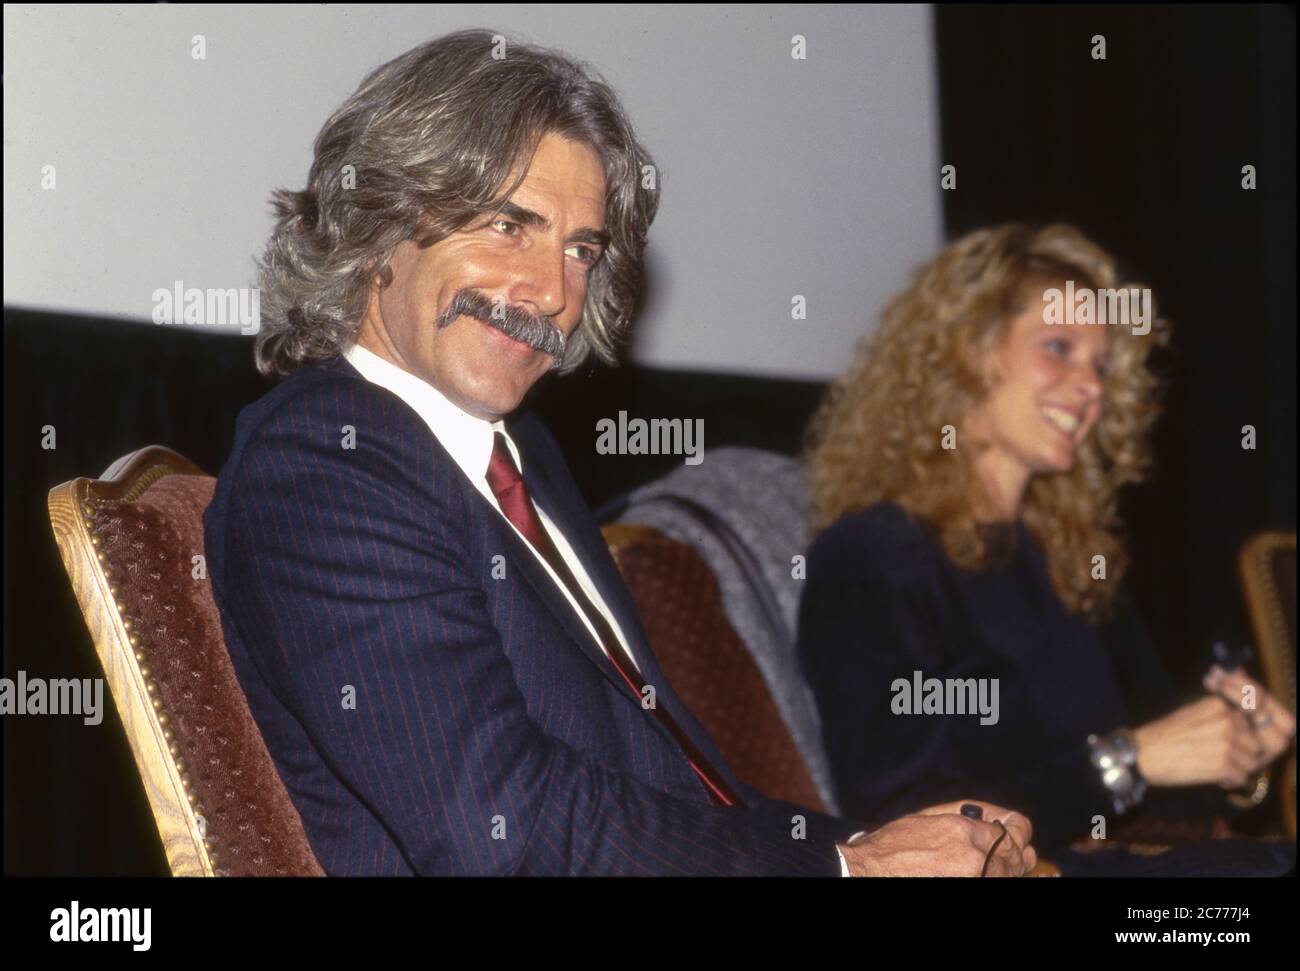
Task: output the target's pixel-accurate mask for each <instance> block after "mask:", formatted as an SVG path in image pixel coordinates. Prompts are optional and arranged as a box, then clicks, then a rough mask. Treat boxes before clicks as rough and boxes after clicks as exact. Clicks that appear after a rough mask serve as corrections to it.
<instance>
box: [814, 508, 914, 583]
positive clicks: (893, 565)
mask: <svg viewBox="0 0 1300 971" xmlns="http://www.w3.org/2000/svg"><path fill="white" fill-rule="evenodd" d="M808 559H809V561H810V565H811V562H812V561H820V562H822V563H827V562H830V563H835V564H838V565H842V566H850V565H851V566H853V567H854V568H856V569H861V570H868V571H869V570H871V569H872V568H873V567H875V566H879V567H880V568H881V569H880V571H879V572H886V573H888V575H890V576H893V577H900V576H907V575H914V574H917V573H929V572H932V571H933V570H935V569H937V567H938V565H939V549H938V547H937V546H936V544H935V543H934V541H933V540H932V539H931V538H930V536H929V534H928V532H927V531H926V529H925V527H924V526H923V525H922V524H921V523H919V522H917V521H916V520H914V519H913V518H912V517H911V516H910V515H909V514H908V512H907V511H906V510H905V509H903V507H902V506H900V505H898V504H897V503H893V502H878V503H875V504H874V505H871V506H868V507H867V508H865V509H861V510H858V511H857V512H852V513H849V514H847V515H845V516H842V517H841V518H839V519H838V520H836V521H835V522H834V523H832V524H831V525H830V526H828V527H826V529H825V530H823V531H822V532H821V533H820V534H819V535H818V536H817V538H816V540H814V542H813V544H812V547H811V548H810V549H809V551H808Z"/></svg>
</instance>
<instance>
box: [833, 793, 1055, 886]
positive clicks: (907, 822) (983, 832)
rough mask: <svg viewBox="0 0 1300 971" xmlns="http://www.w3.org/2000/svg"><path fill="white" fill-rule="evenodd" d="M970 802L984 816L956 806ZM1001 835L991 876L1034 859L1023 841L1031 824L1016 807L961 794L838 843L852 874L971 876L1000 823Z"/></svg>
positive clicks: (1028, 865)
mask: <svg viewBox="0 0 1300 971" xmlns="http://www.w3.org/2000/svg"><path fill="white" fill-rule="evenodd" d="M966 803H973V804H974V805H976V806H979V807H980V808H981V809H983V810H984V818H983V819H980V820H976V819H967V818H966V817H965V816H963V815H961V807H962V806H963V805H965V804H966ZM995 822H1000V823H1002V825H1003V826H1005V827H1006V833H1007V836H1006V839H1004V840H1002V842H1001V843H1000V844H999V845H998V848H997V850H996V851H995V852H994V854H993V858H992V859H991V860H990V861H989V868H988V875H989V876H991V877H1019V876H1024V874H1025V873H1027V872H1028V871H1029V870H1032V869H1033V868H1034V867H1035V866H1036V865H1037V863H1038V854H1037V853H1035V852H1034V848H1033V847H1032V846H1030V845H1029V840H1030V838H1031V837H1032V836H1033V832H1034V828H1033V826H1031V825H1030V823H1029V820H1028V819H1026V818H1025V817H1024V816H1022V815H1020V813H1016V812H1012V811H1011V810H1009V809H1003V808H1002V807H1001V806H995V805H993V804H992V803H987V802H978V801H977V800H974V799H963V800H961V801H960V802H950V803H945V804H944V805H942V806H932V807H930V808H929V809H922V810H921V811H920V812H917V813H914V814H913V815H911V816H904V817H903V818H902V819H896V820H894V821H893V822H892V823H889V824H888V825H886V826H882V827H880V829H878V830H876V831H874V832H872V833H870V834H868V835H867V836H864V837H863V838H862V839H861V840H860V841H859V842H857V843H853V844H840V846H839V849H840V852H842V853H843V854H844V859H845V861H846V862H847V863H848V865H849V876H852V877H977V876H979V875H980V871H981V870H982V869H983V867H984V859H985V857H987V856H988V852H989V849H990V848H992V846H993V845H994V843H996V842H997V840H998V838H999V837H1000V836H1002V828H1001V827H999V826H997V825H995Z"/></svg>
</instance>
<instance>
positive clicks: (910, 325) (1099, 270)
mask: <svg viewBox="0 0 1300 971" xmlns="http://www.w3.org/2000/svg"><path fill="white" fill-rule="evenodd" d="M1065 280H1073V281H1074V284H1075V287H1076V289H1077V288H1080V287H1090V288H1093V289H1107V288H1121V287H1122V288H1128V287H1134V286H1140V284H1136V283H1131V282H1127V283H1120V282H1118V273H1117V271H1116V267H1115V261H1114V259H1113V258H1112V257H1111V256H1110V255H1109V254H1108V253H1106V252H1105V251H1104V250H1102V249H1101V248H1100V247H1099V246H1097V245H1096V244H1095V243H1093V242H1092V241H1091V240H1089V239H1088V238H1087V237H1085V236H1084V235H1083V234H1082V233H1081V232H1079V231H1078V230H1077V229H1075V228H1074V227H1072V226H1067V225H1062V224H1056V225H1051V226H1046V227H1043V228H1034V227H1030V226H1027V225H1023V224H1019V223H1013V224H1009V225H1003V226H997V227H993V228H988V229H980V230H977V231H975V232H972V233H970V234H968V235H966V236H964V237H962V238H961V239H959V240H957V241H955V242H953V243H950V244H949V245H947V246H946V247H944V248H943V249H942V250H941V251H940V252H939V253H938V255H937V256H935V257H934V258H933V259H932V260H930V261H929V262H928V263H926V264H924V265H923V266H921V267H919V268H918V269H917V270H915V271H914V273H913V275H912V280H911V286H909V287H908V289H907V290H905V291H904V292H902V293H900V294H897V295H896V296H894V297H893V298H892V299H891V300H890V301H889V302H888V303H887V304H886V305H885V308H884V311H883V313H882V315H881V319H880V325H879V326H878V327H877V328H876V329H875V331H874V332H872V333H870V334H868V335H867V336H866V337H864V338H863V339H862V340H860V341H859V343H858V345H857V349H856V352H855V357H854V361H853V364H852V366H851V367H850V369H849V370H848V372H847V373H845V374H844V375H842V376H841V377H840V378H839V379H837V380H836V381H834V382H833V383H832V384H831V386H830V388H829V389H828V391H827V394H826V396H825V397H824V399H823V400H822V402H821V405H820V407H819V408H818V410H817V413H816V414H815V416H814V417H813V421H812V423H811V425H810V426H809V428H808V433H807V438H806V443H805V459H806V461H807V467H808V475H809V480H810V490H811V504H812V514H813V521H814V527H815V529H816V531H817V532H820V531H821V530H824V529H825V528H826V527H828V526H829V525H830V524H832V523H834V522H836V521H837V520H839V519H840V518H842V517H844V516H846V515H850V514H852V513H855V512H858V511H860V510H862V509H865V508H867V507H868V506H871V505H874V504H875V503H878V502H894V503H897V504H898V505H899V506H901V507H902V508H903V509H904V510H906V511H907V513H908V515H909V516H910V517H912V518H913V519H914V520H916V521H918V522H921V523H923V524H925V525H926V526H928V527H930V528H931V529H933V530H934V531H935V533H936V535H937V537H938V539H939V541H940V543H941V545H942V547H943V549H944V552H945V553H946V554H947V555H948V557H949V558H950V559H951V560H952V561H953V562H954V563H956V564H957V565H959V566H962V567H966V568H968V569H979V568H981V567H984V566H987V565H988V563H989V562H990V548H989V543H988V536H987V534H986V531H985V530H983V529H981V528H980V526H979V525H978V523H977V520H976V514H975V510H976V509H977V508H979V507H980V505H981V504H982V503H983V502H984V501H985V500H986V499H987V492H986V491H985V490H984V487H983V486H982V485H981V483H980V481H979V480H978V478H977V477H976V475H975V472H974V464H973V463H974V454H973V451H974V450H973V449H971V448H955V449H953V448H944V447H943V441H942V434H941V430H942V429H943V427H944V426H946V425H951V426H953V427H954V428H961V427H962V423H963V419H964V418H965V417H966V415H967V414H968V413H969V412H970V410H971V409H972V408H973V407H975V406H976V405H978V404H979V403H980V402H982V401H983V400H984V399H985V398H986V397H987V395H988V393H989V391H990V390H991V388H990V385H989V383H988V380H989V379H988V377H987V372H986V370H985V368H984V367H983V366H982V361H983V350H984V349H987V348H989V347H991V346H992V345H993V343H994V342H996V341H998V340H1000V339H1002V338H1003V337H1004V336H1005V334H1006V332H1007V329H1008V325H1009V323H1010V321H1011V319H1012V318H1014V317H1015V316H1017V315H1019V314H1021V313H1023V312H1024V311H1025V310H1027V309H1028V308H1029V307H1031V306H1033V305H1034V303H1035V302H1037V301H1038V300H1040V299H1041V297H1042V293H1043V290H1044V289H1045V288H1046V287H1053V286H1061V285H1062V282H1063V281H1065ZM1151 316H1152V317H1153V318H1154V319H1153V320H1152V322H1151V328H1150V330H1149V331H1148V332H1147V333H1146V334H1144V335H1139V334H1138V332H1137V331H1135V330H1133V331H1131V330H1130V329H1129V328H1128V327H1125V328H1124V331H1123V333H1122V334H1116V327H1114V326H1108V327H1107V332H1108V333H1109V334H1110V335H1111V336H1110V340H1109V344H1110V352H1109V358H1110V364H1109V366H1108V367H1107V369H1106V373H1105V376H1104V379H1103V388H1102V400H1101V414H1100V416H1099V417H1098V420H1097V423H1096V425H1095V426H1094V427H1093V428H1092V430H1091V431H1090V432H1089V434H1088V436H1087V438H1086V439H1084V441H1083V442H1082V443H1081V444H1080V445H1079V447H1078V449H1077V450H1076V453H1075V461H1074V464H1073V467H1072V468H1071V469H1070V470H1069V471H1068V472H1063V473H1059V474H1054V475H1038V476H1034V477H1033V478H1032V479H1031V480H1030V482H1029V484H1028V486H1027V488H1026V490H1025V494H1024V499H1023V503H1022V506H1021V510H1020V514H1021V518H1022V519H1023V521H1024V523H1025V525H1026V527H1027V528H1028V530H1029V532H1030V534H1031V535H1032V536H1033V537H1034V539H1035V540H1036V542H1037V543H1038V544H1039V545H1040V546H1041V547H1042V549H1043V550H1044V552H1045V554H1046V557H1047V562H1048V569H1049V572H1050V574H1051V580H1052V585H1053V587H1054V588H1055V590H1056V593H1057V595H1058V596H1059V597H1060V599H1061V602H1062V603H1063V604H1064V605H1065V607H1066V609H1067V610H1069V611H1070V612H1071V613H1079V614H1084V615H1086V616H1088V617H1089V618H1090V619H1098V618H1100V617H1102V616H1104V615H1105V614H1106V613H1107V612H1108V611H1109V608H1110V606H1111V604H1112V602H1113V598H1114V594H1115V592H1116V589H1117V586H1118V583H1117V581H1118V580H1119V579H1120V577H1121V576H1122V575H1123V573H1124V570H1125V567H1126V565H1127V556H1126V554H1125V550H1124V545H1123V540H1122V536H1121V523H1120V520H1119V515H1118V510H1117V507H1118V493H1119V489H1120V487H1121V486H1123V485H1124V484H1126V483H1130V482H1139V481H1141V480H1142V479H1143V478H1144V477H1145V476H1146V474H1147V471H1148V469H1149V466H1150V443H1149V434H1150V431H1151V428H1152V426H1153V425H1154V423H1155V420H1156V417H1157V415H1158V413H1159V404H1158V397H1159V394H1160V390H1161V388H1160V383H1159V382H1158V381H1157V380H1156V378H1155V376H1154V375H1153V374H1152V373H1151V371H1150V370H1149V364H1148V357H1149V354H1150V352H1151V350H1152V348H1153V347H1155V346H1157V345H1162V344H1164V343H1166V342H1167V340H1168V326H1167V322H1166V321H1163V320H1161V319H1160V318H1159V317H1158V315H1156V314H1155V312H1154V306H1153V307H1152V311H1151ZM1098 554H1100V555H1102V556H1104V557H1105V564H1106V577H1107V582H1098V581H1097V580H1094V579H1093V578H1092V567H1093V557H1095V556H1097V555H1098Z"/></svg>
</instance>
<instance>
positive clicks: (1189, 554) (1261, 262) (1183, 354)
mask: <svg viewBox="0 0 1300 971" xmlns="http://www.w3.org/2000/svg"><path fill="white" fill-rule="evenodd" d="M1095 35H1102V36H1103V37H1104V38H1105V41H1106V60H1104V61H1096V60H1093V58H1092V56H1091V51H1092V47H1093V42H1092V38H1093V37H1094V36H1095ZM936 42H937V53H938V64H939V76H940V88H939V90H940V106H941V107H940V110H941V126H942V127H941V130H942V139H943V142H942V145H943V147H942V153H941V162H942V164H952V165H955V166H956V167H957V189H956V190H955V191H948V192H945V193H944V214H945V222H946V226H947V230H948V234H949V236H950V238H955V237H956V236H959V235H961V234H962V233H965V232H968V231H970V230H972V229H975V228H977V227H979V226H984V225H989V224H993V223H1000V222H1007V221H1013V220H1025V221H1033V222H1054V221H1058V220H1060V221H1064V222H1069V223H1073V224H1074V225H1076V226H1078V227H1079V228H1081V229H1082V230H1083V231H1084V232H1086V233H1088V234H1089V235H1090V236H1092V237H1093V238H1094V239H1096V240H1097V241H1098V242H1099V243H1100V244H1101V245H1102V246H1104V247H1106V248H1107V249H1109V250H1110V251H1111V252H1113V253H1115V254H1116V255H1117V256H1118V257H1119V258H1120V259H1121V262H1122V263H1123V264H1124V265H1125V266H1127V267H1129V268H1131V269H1132V270H1133V272H1134V274H1135V276H1136V277H1137V278H1138V279H1141V280H1143V281H1144V282H1145V283H1147V284H1148V285H1149V286H1151V287H1152V289H1153V290H1154V293H1155V297H1156V301H1157V306H1158V307H1159V309H1160V312H1161V314H1162V316H1165V317H1167V318H1169V319H1170V320H1171V321H1172V323H1173V331H1174V338H1173V344H1172V349H1171V353H1169V354H1168V355H1166V356H1165V358H1164V360H1163V366H1162V371H1163V373H1164V375H1165V377H1166V379H1167V380H1168V381H1169V382H1170V383H1171V385H1170V393H1169V396H1168V398H1167V399H1166V400H1167V405H1168V411H1167V413H1166V415H1165V418H1164V419H1163V421H1162V423H1161V425H1160V427H1159V430H1158V433H1157V438H1156V472H1155V475H1154V477H1153V478H1152V480H1151V481H1149V482H1148V483H1145V484H1143V485H1142V486H1140V487H1137V488H1135V489H1134V490H1133V491H1132V492H1131V493H1130V494H1129V495H1128V496H1127V497H1126V499H1125V504H1124V514H1125V518H1126V521H1127V522H1128V524H1129V529H1130V533H1131V537H1132V543H1131V547H1130V551H1131V553H1132V555H1133V557H1134V566H1133V571H1132V574H1131V579H1132V582H1133V586H1132V588H1131V589H1132V590H1133V591H1134V594H1135V596H1136V598H1137V600H1138V603H1139V605H1140V607H1141V609H1142V610H1143V612H1144V614H1145V616H1146V620H1147V623H1148V626H1149V627H1151V629H1152V630H1153V631H1155V632H1156V634H1157V636H1158V638H1159V640H1160V646H1161V648H1162V650H1163V651H1164V652H1165V654H1166V657H1167V659H1168V660H1169V661H1170V663H1171V666H1173V667H1174V668H1175V669H1177V670H1179V671H1180V672H1182V673H1183V674H1184V675H1186V677H1187V678H1188V679H1190V680H1191V681H1194V680H1195V676H1196V675H1197V674H1198V673H1199V671H1200V665H1201V663H1202V662H1204V661H1205V659H1206V651H1207V647H1208V645H1209V644H1210V643H1211V642H1212V641H1213V640H1214V639H1216V638H1223V639H1226V640H1229V641H1243V640H1245V639H1247V637H1248V626H1247V624H1246V620H1245V615H1244V608H1243V607H1242V604H1241V596H1240V592H1239V585H1238V582H1237V576H1236V554H1237V551H1238V549H1240V547H1241V544H1242V542H1243V541H1244V540H1245V539H1246V538H1247V537H1248V536H1250V535H1251V534H1252V533H1253V532H1255V531H1257V530H1260V529H1264V528H1284V529H1294V528H1295V509H1296V491H1295V490H1296V476H1295V470H1296V465H1295V442H1296V428H1295V414H1296V393H1295V373H1296V372H1295V362H1296V343H1295V340H1296V335H1295V330H1296V303H1295V300H1296V286H1295V280H1296V277H1295V268H1296V237H1295V227H1296V223H1295V214H1296V199H1295V172H1296V156H1295V145H1296V138H1295V132H1296V129H1295V119H1296V104H1295V100H1296V77H1295V11H1294V7H1290V8H1288V7H1282V6H1271V7H1258V6H1250V5H1246V4H1232V5H1204V6H1201V5H1194V6H1164V7H1149V6H1142V5H1136V4H1130V5H1119V6H1082V5H1079V6H1060V7H1058V6H1048V5H1041V6H1035V5H1026V6H1016V7H1006V6H982V5H981V6H976V5H958V6H943V7H940V8H938V11H937V16H936ZM1243 165H1254V166H1255V168H1256V171H1257V175H1258V188H1257V189H1256V190H1254V191H1244V190H1243V189H1242V188H1241V181H1242V174H1241V169H1242V166H1243ZM1243 425H1253V426H1255V428H1256V430H1257V433H1258V448H1257V449H1256V450H1255V451H1244V450H1243V449H1242V447H1241V441H1242V426H1243Z"/></svg>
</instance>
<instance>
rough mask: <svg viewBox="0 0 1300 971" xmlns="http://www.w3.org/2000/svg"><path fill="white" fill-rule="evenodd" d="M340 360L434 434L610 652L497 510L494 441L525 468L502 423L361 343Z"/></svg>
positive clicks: (551, 531) (575, 564) (587, 581)
mask: <svg viewBox="0 0 1300 971" xmlns="http://www.w3.org/2000/svg"><path fill="white" fill-rule="evenodd" d="M344 357H346V358H347V360H348V363H349V364H351V365H352V366H353V367H354V368H356V369H357V370H358V371H360V372H361V374H362V376H363V377H364V378H366V380H368V381H371V382H373V383H375V384H378V385H380V386H382V387H385V388H387V389H388V390H389V391H391V392H393V394H395V395H397V396H398V397H399V398H401V399H402V400H403V401H405V402H406V403H407V404H408V405H410V406H411V407H412V408H414V409H415V411H416V413H417V414H419V416H420V417H421V418H423V419H424V423H425V424H426V425H428V426H429V431H430V432H432V433H433V436H434V437H435V438H437V439H438V441H439V442H441V443H442V447H443V448H445V449H446V450H447V453H448V454H449V455H450V456H451V457H452V459H453V460H454V461H455V463H456V464H457V465H458V466H460V470H461V471H462V472H464V473H465V477H466V478H468V479H469V481H470V482H472V483H473V484H474V486H475V488H477V489H478V491H479V492H480V493H482V495H483V498H485V499H486V500H487V501H488V502H489V503H491V504H492V508H493V509H495V510H496V511H497V515H499V516H500V517H501V518H502V520H504V521H505V522H507V523H510V528H511V529H513V530H514V531H515V533H516V535H518V536H519V538H520V539H521V540H523V541H524V545H525V546H527V547H528V548H529V549H530V550H532V551H533V555H534V556H535V557H537V562H538V563H540V564H541V565H542V567H543V568H544V569H545V570H546V572H547V574H548V575H549V576H550V578H551V580H552V581H553V582H554V583H555V585H556V586H557V587H559V589H560V592H561V593H563V594H564V597H565V599H566V600H568V601H569V603H570V604H572V605H573V609H574V610H575V611H576V612H577V614H578V616H579V617H580V618H581V619H582V623H583V625H584V626H585V627H586V628H587V630H588V631H590V632H591V636H592V639H593V640H594V641H595V642H596V644H597V645H598V646H599V647H600V649H601V651H602V652H604V653H605V655H606V656H608V655H609V652H608V651H606V650H605V645H604V644H602V643H601V640H600V635H599V634H597V633H596V628H595V626H594V625H593V624H592V623H591V621H589V620H588V619H587V615H586V612H585V611H583V610H582V609H581V608H580V607H579V606H578V602H577V600H576V599H575V598H574V596H573V594H571V593H570V592H569V588H568V587H567V586H565V584H564V582H563V581H562V580H561V579H560V578H559V577H558V576H557V575H556V573H555V571H554V570H553V569H551V565H550V564H549V563H547V562H546V558H545V557H543V556H542V554H541V553H539V552H538V551H537V550H536V549H534V548H533V544H532V543H530V542H528V540H527V539H525V538H524V535H523V534H522V533H520V532H519V530H518V529H517V528H516V527H515V524H514V523H511V522H510V520H509V519H507V518H506V515H505V513H503V512H502V511H501V506H500V505H499V504H498V503H497V497H496V494H495V493H493V491H492V487H491V486H490V485H488V481H487V471H488V463H489V462H490V461H491V459H492V446H493V437H494V436H495V434H496V433H497V432H500V433H501V434H502V435H503V436H504V437H505V440H506V444H507V445H508V446H509V448H510V454H511V455H512V456H514V460H515V466H516V467H517V468H518V469H519V474H520V475H523V472H524V466H523V462H522V460H521V459H520V457H519V449H518V448H516V447H515V443H514V441H513V440H512V439H511V438H510V433H509V432H507V431H506V429H505V423H504V422H502V421H500V420H497V421H493V422H489V421H486V420H485V419H482V418H478V417H476V416H474V415H471V414H469V413H467V412H465V411H462V410H461V409H460V408H459V407H458V406H457V405H455V404H454V403H452V402H451V401H450V400H449V399H448V398H447V396H446V395H444V394H443V393H442V392H441V391H439V390H438V389H437V388H435V387H434V386H433V385H431V384H429V383H428V382H427V381H424V380H422V379H420V378H417V377H416V376H415V375H413V374H410V373H409V372H407V371H404V370H402V369H401V368H400V367H398V366H397V365H396V364H393V363H392V362H390V361H387V360H385V359H384V358H382V357H380V356H379V355H378V354H375V353H374V352H373V351H369V350H366V348H364V347H362V346H361V345H360V344H354V345H353V346H352V349H351V350H349V351H348V352H347V353H346V354H345V355H344ZM533 507H534V508H535V509H536V510H537V518H538V519H540V520H541V521H542V528H544V529H545V530H546V532H547V534H548V535H549V536H550V537H551V541H552V542H553V543H554V544H555V548H556V550H557V551H559V554H560V556H561V557H562V558H563V559H564V562H565V564H566V565H567V566H568V568H569V570H570V571H571V572H572V573H573V576H574V578H575V579H576V580H577V581H578V584H579V585H580V586H581V587H582V590H583V592H584V593H585V594H586V595H587V597H588V598H589V599H590V600H591V602H592V604H594V605H595V607H596V609H597V610H599V611H600V612H601V614H602V615H604V617H605V620H606V621H607V622H608V623H609V626H610V629H611V630H613V631H614V635H615V636H616V637H617V638H618V642H619V643H620V644H622V645H623V650H624V651H625V652H627V656H628V657H629V658H631V659H632V663H633V664H634V665H636V668H637V670H638V671H639V670H641V665H639V664H637V660H636V655H635V654H634V653H633V652H632V648H631V646H630V645H629V644H628V642H627V637H626V636H625V635H624V634H623V629H622V628H621V627H619V625H618V621H617V620H616V619H615V618H614V615H613V613H612V612H611V611H610V609H609V606H608V605H607V604H606V603H605V600H604V598H603V597H601V595H600V591H599V590H597V589H596V585H595V584H593V583H592V582H591V577H590V576H588V575H587V570H586V568H585V567H584V566H583V565H582V561H581V560H580V559H579V558H578V556H577V554H576V553H574V552H573V547H572V546H570V545H569V541H568V540H567V539H565V538H564V533H563V532H562V531H561V530H560V529H559V527H558V526H556V525H555V523H554V522H553V521H552V520H551V517H550V516H548V515H547V514H546V510H545V509H543V508H542V507H541V504H540V503H538V502H537V501H536V500H535V499H534V500H533Z"/></svg>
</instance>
